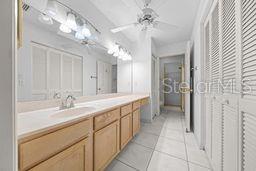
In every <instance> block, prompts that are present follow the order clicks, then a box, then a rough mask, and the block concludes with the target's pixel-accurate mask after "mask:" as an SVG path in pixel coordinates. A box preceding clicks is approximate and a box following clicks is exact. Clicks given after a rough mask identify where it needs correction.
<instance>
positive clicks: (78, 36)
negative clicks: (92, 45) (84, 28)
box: [75, 31, 84, 40]
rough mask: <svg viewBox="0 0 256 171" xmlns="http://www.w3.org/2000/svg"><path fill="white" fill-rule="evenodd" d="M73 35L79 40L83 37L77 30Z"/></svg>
mask: <svg viewBox="0 0 256 171" xmlns="http://www.w3.org/2000/svg"><path fill="white" fill-rule="evenodd" d="M75 37H76V38H77V39H79V40H83V39H84V35H83V34H82V33H81V31H77V32H76V34H75Z"/></svg>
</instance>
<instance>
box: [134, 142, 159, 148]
mask: <svg viewBox="0 0 256 171" xmlns="http://www.w3.org/2000/svg"><path fill="white" fill-rule="evenodd" d="M132 143H134V144H137V145H139V146H142V147H145V148H147V149H150V150H155V147H154V148H151V147H147V146H145V145H143V144H140V143H138V142H135V141H132ZM155 146H156V145H155Z"/></svg>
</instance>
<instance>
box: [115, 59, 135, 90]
mask: <svg viewBox="0 0 256 171" xmlns="http://www.w3.org/2000/svg"><path fill="white" fill-rule="evenodd" d="M132 70H133V63H132V61H122V60H117V85H118V86H117V92H118V93H132V91H133V90H132V86H133V85H132V79H133V78H132V72H133V71H132Z"/></svg>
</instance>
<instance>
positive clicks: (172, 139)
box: [159, 136, 185, 144]
mask: <svg viewBox="0 0 256 171" xmlns="http://www.w3.org/2000/svg"><path fill="white" fill-rule="evenodd" d="M159 138H166V139H168V140H171V141H176V142H180V143H184V144H185V142H184V141H180V140H177V139H174V138H169V137H164V136H159Z"/></svg>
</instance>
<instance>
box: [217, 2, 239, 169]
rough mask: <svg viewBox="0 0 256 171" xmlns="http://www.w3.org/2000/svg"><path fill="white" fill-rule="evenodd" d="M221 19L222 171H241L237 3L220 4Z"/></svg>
mask: <svg viewBox="0 0 256 171" xmlns="http://www.w3.org/2000/svg"><path fill="white" fill-rule="evenodd" d="M220 2H221V19H222V22H221V23H222V26H221V29H222V32H221V35H222V36H221V37H222V42H221V44H222V68H223V70H222V81H223V96H222V123H223V125H222V170H223V171H230V170H232V171H237V169H238V130H239V128H238V108H237V107H238V106H237V104H238V98H239V95H238V94H236V92H237V90H238V89H239V85H238V83H237V81H238V69H239V63H238V48H237V47H238V36H239V35H238V31H237V30H238V24H237V16H238V14H237V9H236V5H237V2H238V1H237V0H228V1H227V0H221V1H220Z"/></svg>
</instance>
